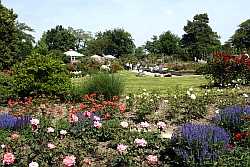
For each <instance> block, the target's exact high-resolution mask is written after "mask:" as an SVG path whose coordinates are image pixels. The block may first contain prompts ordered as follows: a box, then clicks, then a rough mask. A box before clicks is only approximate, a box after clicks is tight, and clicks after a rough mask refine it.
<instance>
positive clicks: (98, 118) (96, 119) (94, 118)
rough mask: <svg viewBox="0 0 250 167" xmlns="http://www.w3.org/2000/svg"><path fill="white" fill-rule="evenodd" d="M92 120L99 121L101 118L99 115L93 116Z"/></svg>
mask: <svg viewBox="0 0 250 167" xmlns="http://www.w3.org/2000/svg"><path fill="white" fill-rule="evenodd" d="M93 120H94V121H100V120H101V118H100V117H98V116H94V117H93Z"/></svg>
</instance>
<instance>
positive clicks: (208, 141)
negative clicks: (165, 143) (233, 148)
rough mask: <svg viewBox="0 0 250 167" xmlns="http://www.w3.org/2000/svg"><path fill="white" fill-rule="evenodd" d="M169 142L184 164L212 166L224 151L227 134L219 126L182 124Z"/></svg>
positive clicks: (226, 146)
mask: <svg viewBox="0 0 250 167" xmlns="http://www.w3.org/2000/svg"><path fill="white" fill-rule="evenodd" d="M171 143H172V145H173V148H174V151H175V153H176V155H177V156H178V158H179V159H177V162H178V163H183V165H184V166H206V165H207V166H209V165H210V166H213V165H216V164H217V162H218V159H219V157H220V156H221V155H223V154H224V153H226V151H227V149H228V148H229V147H228V144H229V138H228V134H227V133H226V132H225V131H224V130H223V129H222V128H220V127H217V126H210V125H208V126H206V125H193V124H189V123H188V124H184V125H183V126H182V127H180V128H179V130H178V131H177V132H175V133H174V134H173V136H172V139H171Z"/></svg>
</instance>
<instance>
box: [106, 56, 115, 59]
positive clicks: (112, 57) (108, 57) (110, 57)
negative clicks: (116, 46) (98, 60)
mask: <svg viewBox="0 0 250 167" xmlns="http://www.w3.org/2000/svg"><path fill="white" fill-rule="evenodd" d="M104 58H106V59H115V58H116V57H115V56H112V55H106V56H104Z"/></svg>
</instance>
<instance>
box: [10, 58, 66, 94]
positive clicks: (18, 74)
mask: <svg viewBox="0 0 250 167" xmlns="http://www.w3.org/2000/svg"><path fill="white" fill-rule="evenodd" d="M13 71H14V82H15V84H16V91H17V92H18V94H19V96H20V97H25V96H26V97H28V96H30V95H33V96H34V95H41V94H46V95H58V96H63V95H65V94H67V93H68V92H69V91H70V87H71V80H70V78H69V76H68V71H67V70H66V69H65V68H64V66H63V65H62V61H60V60H57V59H54V58H53V55H46V56H44V55H40V54H32V55H31V56H28V57H27V58H26V59H25V60H24V61H23V62H22V63H20V64H18V65H15V66H14V68H13Z"/></svg>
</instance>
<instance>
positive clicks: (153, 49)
mask: <svg viewBox="0 0 250 167" xmlns="http://www.w3.org/2000/svg"><path fill="white" fill-rule="evenodd" d="M151 39H152V41H147V42H146V44H145V49H146V50H147V51H148V52H149V53H151V54H158V53H159V52H160V50H159V48H160V43H159V39H158V37H157V36H156V35H153V37H152V38H151Z"/></svg>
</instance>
